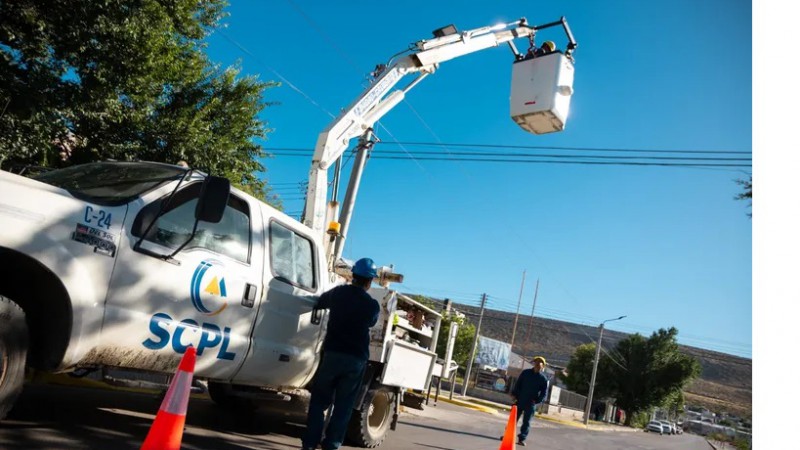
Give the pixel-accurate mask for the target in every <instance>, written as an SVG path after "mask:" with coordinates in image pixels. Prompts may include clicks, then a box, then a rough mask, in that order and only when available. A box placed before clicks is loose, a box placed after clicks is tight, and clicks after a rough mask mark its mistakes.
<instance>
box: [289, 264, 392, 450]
mask: <svg viewBox="0 0 800 450" xmlns="http://www.w3.org/2000/svg"><path fill="white" fill-rule="evenodd" d="M377 276H378V269H377V267H376V266H375V263H374V262H373V261H372V260H371V259H370V258H362V259H359V260H358V261H356V263H355V265H354V266H353V281H352V283H351V284H347V285H342V286H336V287H335V288H333V289H331V290H329V291H328V292H325V293H324V294H322V295H321V296H320V298H319V301H318V302H317V306H316V307H315V308H317V309H329V310H330V318H329V319H328V334H327V335H326V336H325V342H324V343H323V345H322V351H323V356H322V362H321V363H320V366H319V369H318V370H317V373H316V375H315V376H314V381H313V384H312V387H311V400H310V403H309V406H308V420H307V428H306V433H305V435H304V436H303V449H304V450H305V449H309V450H310V449H316V448H317V445H318V444H319V443H320V440H322V433H323V431H325V439H324V440H323V441H322V448H323V450H334V449H338V448H339V446H340V445H342V441H343V440H344V434H345V431H346V428H347V423H348V422H349V421H350V415H351V414H352V412H353V403H354V402H355V400H356V394H357V393H358V389H359V387H360V386H361V379H362V378H363V376H364V370H365V368H366V366H367V361H368V360H369V329H370V328H371V327H372V326H373V325H375V323H376V322H377V321H378V316H379V314H380V305H379V304H378V302H377V301H376V300H375V299H373V298H372V297H370V295H369V294H368V293H367V289H369V287H370V285H371V284H372V279H373V278H375V277H377ZM334 399H335V400H334ZM331 403H333V414H332V416H331V419H330V422H329V423H328V428H327V430H323V428H324V427H325V410H326V409H328V408H329V407H330V405H331Z"/></svg>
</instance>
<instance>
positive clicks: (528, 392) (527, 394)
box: [511, 356, 549, 447]
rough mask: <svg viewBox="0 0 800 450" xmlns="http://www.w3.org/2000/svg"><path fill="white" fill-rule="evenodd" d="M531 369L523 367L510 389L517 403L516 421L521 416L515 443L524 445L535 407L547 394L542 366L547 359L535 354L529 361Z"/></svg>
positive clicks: (545, 363)
mask: <svg viewBox="0 0 800 450" xmlns="http://www.w3.org/2000/svg"><path fill="white" fill-rule="evenodd" d="M531 364H533V368H532V369H525V370H523V371H522V373H520V374H519V379H517V383H516V384H515V385H514V389H513V390H512V391H511V397H512V398H513V399H514V403H515V404H516V405H517V422H519V419H520V418H522V427H520V429H519V434H518V435H517V439H518V441H517V443H518V444H519V445H521V446H523V447H524V446H525V439H527V438H528V432H530V430H531V420H533V415H534V412H535V411H536V407H537V406H538V405H539V404H540V403H542V402H543V401H544V399H545V397H546V396H547V387H548V384H549V382H548V381H547V378H546V377H545V376H544V367H545V366H546V365H547V361H546V360H545V359H544V357H542V356H537V357H535V358H533V360H532V361H531Z"/></svg>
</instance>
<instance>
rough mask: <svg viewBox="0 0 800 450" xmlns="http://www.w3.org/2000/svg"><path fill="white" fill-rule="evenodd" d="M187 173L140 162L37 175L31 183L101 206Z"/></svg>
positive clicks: (118, 202)
mask: <svg viewBox="0 0 800 450" xmlns="http://www.w3.org/2000/svg"><path fill="white" fill-rule="evenodd" d="M184 173H186V170H185V169H183V168H181V167H176V166H170V165H167V164H158V163H142V162H98V163H89V164H81V165H77V166H72V167H67V168H65V169H58V170H53V171H50V172H45V173H43V174H40V175H37V176H36V177H34V179H36V180H38V181H41V182H42V183H47V184H50V185H53V186H56V187H60V188H62V189H65V190H67V191H69V192H70V193H71V194H72V195H74V196H75V197H78V198H80V199H82V200H87V201H91V202H94V203H98V204H102V205H108V206H111V205H120V204H123V203H127V202H129V201H131V200H132V199H134V198H136V197H138V196H140V195H142V194H143V193H145V192H147V191H149V190H151V189H153V188H155V187H157V186H159V185H161V184H162V183H165V182H167V181H170V180H174V179H177V178H179V177H180V176H182V175H183V174H184Z"/></svg>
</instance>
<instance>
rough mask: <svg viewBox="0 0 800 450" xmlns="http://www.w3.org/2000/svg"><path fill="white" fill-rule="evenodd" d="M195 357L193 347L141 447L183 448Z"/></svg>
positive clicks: (148, 449) (151, 449)
mask: <svg viewBox="0 0 800 450" xmlns="http://www.w3.org/2000/svg"><path fill="white" fill-rule="evenodd" d="M196 358H197V356H196V351H195V349H194V347H189V348H188V349H186V353H184V354H183V358H181V364H180V365H179V366H178V371H177V372H175V377H174V378H173V379H172V383H170V385H169V389H168V390H167V395H166V396H165V397H164V401H162V402H161V408H159V410H158V414H156V419H155V420H154V421H153V425H152V426H151V427H150V432H148V433H147V437H146V438H145V440H144V444H142V448H141V450H179V449H180V448H181V439H182V438H183V425H184V424H185V423H186V408H187V406H188V405H189V394H190V393H191V389H192V375H193V374H194V362H195V359H196Z"/></svg>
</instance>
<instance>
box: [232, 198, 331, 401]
mask: <svg viewBox="0 0 800 450" xmlns="http://www.w3.org/2000/svg"><path fill="white" fill-rule="evenodd" d="M265 211H266V208H265ZM264 220H265V222H267V230H266V231H267V241H268V242H267V246H268V250H267V252H266V262H265V267H264V272H265V274H264V277H265V284H266V290H267V293H266V298H265V300H264V301H263V303H262V305H261V310H260V311H259V314H258V318H257V319H256V324H255V328H254V329H253V346H252V349H251V353H250V355H249V356H248V357H247V359H246V360H245V362H244V365H243V366H242V368H241V370H240V371H239V373H238V374H237V375H236V378H235V380H234V381H235V382H236V383H242V384H265V385H271V386H292V387H302V386H304V385H305V383H306V382H307V381H308V379H309V378H310V376H311V375H312V374H313V371H314V368H315V366H316V364H317V363H318V354H319V348H320V340H321V339H322V337H323V333H322V330H321V328H320V325H315V324H312V323H311V315H312V309H313V308H314V305H315V304H316V301H317V298H318V297H319V295H320V294H321V293H322V292H323V290H324V286H323V277H322V276H321V274H322V267H324V266H323V265H324V259H323V257H322V253H321V249H320V247H319V245H318V244H317V242H316V241H315V240H314V239H312V238H311V237H310V231H308V230H307V229H306V228H305V227H303V226H302V225H300V224H298V223H296V222H293V221H291V220H288V219H281V218H275V217H273V218H269V217H265V219H264ZM324 323H325V322H324V321H323V324H324Z"/></svg>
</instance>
